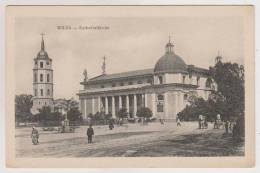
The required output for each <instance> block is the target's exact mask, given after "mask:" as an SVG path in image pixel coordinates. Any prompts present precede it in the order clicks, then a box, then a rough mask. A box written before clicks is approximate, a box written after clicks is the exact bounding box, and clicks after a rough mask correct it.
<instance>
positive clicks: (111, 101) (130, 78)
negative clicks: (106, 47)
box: [78, 41, 216, 119]
mask: <svg viewBox="0 0 260 173" xmlns="http://www.w3.org/2000/svg"><path fill="white" fill-rule="evenodd" d="M173 48H174V45H173V43H171V42H170V41H169V42H168V43H167V44H166V46H165V53H164V55H163V56H162V57H161V58H159V60H158V61H157V63H156V64H155V66H154V68H151V69H142V70H136V71H128V72H122V73H115V74H106V73H105V71H104V72H103V74H102V75H99V76H96V77H94V78H91V79H88V78H87V73H86V72H85V73H84V75H85V79H84V81H82V82H81V85H83V87H84V89H83V90H80V91H79V93H78V96H79V99H80V109H81V112H82V115H83V118H84V119H87V118H88V115H89V114H93V115H94V114H95V113H97V112H104V113H106V114H108V113H111V114H112V116H113V117H114V118H115V117H116V115H117V113H118V111H119V110H120V109H121V108H126V109H127V112H128V113H129V117H131V118H136V112H137V110H138V109H140V108H141V107H148V108H150V109H151V111H152V114H153V117H154V118H162V119H176V115H177V114H178V113H179V112H180V111H181V110H183V109H184V108H185V106H186V105H188V104H189V102H188V98H189V96H190V95H196V96H198V97H203V98H204V99H205V100H207V99H208V97H209V94H210V93H211V92H212V91H213V90H215V87H216V86H215V84H214V82H213V80H212V79H211V77H210V75H209V71H208V70H207V69H204V68H200V67H196V66H194V65H187V64H186V63H185V62H184V60H183V59H182V58H181V57H180V56H178V55H177V54H176V53H175V52H174V49H173ZM104 65H105V64H103V67H104Z"/></svg>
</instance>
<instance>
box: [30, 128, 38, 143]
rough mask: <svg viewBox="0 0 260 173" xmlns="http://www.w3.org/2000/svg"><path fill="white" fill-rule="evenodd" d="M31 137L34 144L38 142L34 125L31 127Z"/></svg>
mask: <svg viewBox="0 0 260 173" xmlns="http://www.w3.org/2000/svg"><path fill="white" fill-rule="evenodd" d="M31 138H32V143H33V144H34V145H37V144H39V132H38V130H37V129H36V128H35V127H32V133H31Z"/></svg>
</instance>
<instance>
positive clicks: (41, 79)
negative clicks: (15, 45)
mask: <svg viewBox="0 0 260 173" xmlns="http://www.w3.org/2000/svg"><path fill="white" fill-rule="evenodd" d="M40 81H41V82H43V74H40Z"/></svg>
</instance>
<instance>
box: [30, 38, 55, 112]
mask: <svg viewBox="0 0 260 173" xmlns="http://www.w3.org/2000/svg"><path fill="white" fill-rule="evenodd" d="M41 36H42V40H41V49H40V51H39V53H38V54H37V56H36V58H34V68H33V107H32V109H31V112H32V114H36V113H38V112H39V109H41V108H42V107H43V106H49V107H50V108H51V110H53V70H52V59H51V58H49V56H48V53H47V52H46V51H45V45H44V38H43V36H44V34H41Z"/></svg>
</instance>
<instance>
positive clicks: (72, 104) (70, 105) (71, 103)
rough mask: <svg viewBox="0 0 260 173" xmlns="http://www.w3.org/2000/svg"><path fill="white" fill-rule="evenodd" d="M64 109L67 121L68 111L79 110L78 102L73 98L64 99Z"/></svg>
mask: <svg viewBox="0 0 260 173" xmlns="http://www.w3.org/2000/svg"><path fill="white" fill-rule="evenodd" d="M61 104H62V107H63V109H64V110H65V112H66V115H65V119H66V118H67V114H68V111H70V110H71V109H74V108H77V109H78V102H77V101H76V100H74V99H73V98H71V99H64V101H63V102H61Z"/></svg>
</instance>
